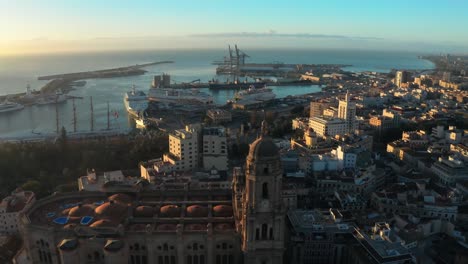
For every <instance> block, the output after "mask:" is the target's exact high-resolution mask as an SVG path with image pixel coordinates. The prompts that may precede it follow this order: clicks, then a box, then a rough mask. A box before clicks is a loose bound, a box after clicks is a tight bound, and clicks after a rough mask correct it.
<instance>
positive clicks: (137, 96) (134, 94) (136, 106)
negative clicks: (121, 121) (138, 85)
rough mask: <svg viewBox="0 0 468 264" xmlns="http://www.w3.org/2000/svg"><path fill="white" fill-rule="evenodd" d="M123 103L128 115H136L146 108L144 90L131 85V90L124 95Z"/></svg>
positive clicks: (146, 102)
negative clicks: (138, 89)
mask: <svg viewBox="0 0 468 264" xmlns="http://www.w3.org/2000/svg"><path fill="white" fill-rule="evenodd" d="M124 105H125V109H127V112H128V113H129V114H130V115H132V116H134V117H138V116H140V113H143V112H144V111H145V110H146V108H148V98H147V97H146V94H145V93H144V92H142V91H137V90H136V89H135V85H133V87H132V90H131V91H129V92H126V93H125V95H124Z"/></svg>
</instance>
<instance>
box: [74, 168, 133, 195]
mask: <svg viewBox="0 0 468 264" xmlns="http://www.w3.org/2000/svg"><path fill="white" fill-rule="evenodd" d="M109 182H114V183H120V184H125V183H128V184H133V183H135V182H136V181H135V180H129V179H127V178H126V177H125V176H124V174H123V172H122V171H120V170H119V171H107V172H104V173H103V174H102V175H98V174H97V173H96V171H95V170H88V174H87V175H86V176H81V177H80V178H78V190H79V191H100V190H101V188H102V187H103V186H104V185H105V184H106V183H109Z"/></svg>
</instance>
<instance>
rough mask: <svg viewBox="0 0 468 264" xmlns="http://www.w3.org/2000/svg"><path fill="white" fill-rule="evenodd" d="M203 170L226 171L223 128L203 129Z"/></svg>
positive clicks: (225, 144)
mask: <svg viewBox="0 0 468 264" xmlns="http://www.w3.org/2000/svg"><path fill="white" fill-rule="evenodd" d="M202 135H203V168H204V169H205V170H211V169H213V168H214V169H216V170H223V171H225V170H227V169H228V153H227V137H226V131H225V129H224V128H223V127H209V128H203V131H202Z"/></svg>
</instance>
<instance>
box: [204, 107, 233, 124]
mask: <svg viewBox="0 0 468 264" xmlns="http://www.w3.org/2000/svg"><path fill="white" fill-rule="evenodd" d="M206 115H207V116H208V117H209V118H210V119H211V120H212V121H213V123H214V124H222V123H227V122H231V121H232V114H231V112H229V111H226V110H223V109H209V110H207V111H206Z"/></svg>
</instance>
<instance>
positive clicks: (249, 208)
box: [233, 123, 286, 264]
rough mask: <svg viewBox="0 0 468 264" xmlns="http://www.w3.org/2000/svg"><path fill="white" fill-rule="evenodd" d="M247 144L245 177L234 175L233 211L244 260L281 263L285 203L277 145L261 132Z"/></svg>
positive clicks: (283, 245) (263, 126)
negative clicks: (282, 195)
mask: <svg viewBox="0 0 468 264" xmlns="http://www.w3.org/2000/svg"><path fill="white" fill-rule="evenodd" d="M265 131H266V126H265V123H263V124H262V135H261V136H260V137H259V138H258V139H257V140H255V141H254V142H253V143H252V144H251V145H250V151H249V155H248V156H247V161H246V170H245V178H243V177H239V175H238V176H237V177H235V178H234V186H233V187H234V197H236V199H235V201H234V214H235V218H236V222H237V223H238V226H239V229H238V231H239V233H240V235H241V248H242V251H243V253H244V263H271V264H279V263H283V254H284V247H285V228H286V225H285V215H286V206H285V205H284V203H283V199H282V197H281V193H282V191H281V190H282V175H283V169H282V167H281V160H280V156H279V153H278V148H277V147H276V145H275V144H274V143H273V141H272V140H271V139H270V138H269V137H267V136H266V135H265Z"/></svg>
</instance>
